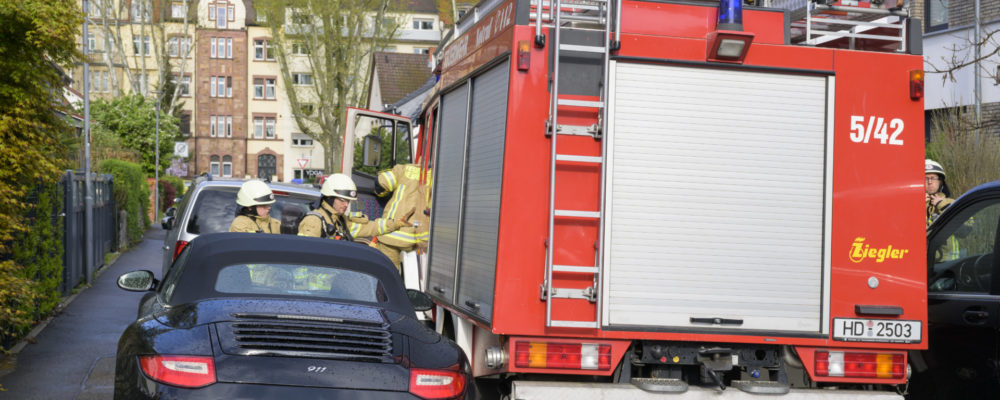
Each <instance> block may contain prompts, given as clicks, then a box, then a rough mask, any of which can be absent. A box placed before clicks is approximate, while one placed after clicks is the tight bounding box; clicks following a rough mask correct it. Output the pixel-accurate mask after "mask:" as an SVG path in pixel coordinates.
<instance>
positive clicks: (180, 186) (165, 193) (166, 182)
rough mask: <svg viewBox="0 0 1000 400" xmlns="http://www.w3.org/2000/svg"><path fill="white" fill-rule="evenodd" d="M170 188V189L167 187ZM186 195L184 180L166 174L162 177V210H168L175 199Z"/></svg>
mask: <svg viewBox="0 0 1000 400" xmlns="http://www.w3.org/2000/svg"><path fill="white" fill-rule="evenodd" d="M168 187H169V188H170V190H168V189H167V188H168ZM183 195H184V180H183V179H181V178H179V177H176V176H173V175H165V176H161V177H160V204H162V205H163V206H162V208H163V209H162V210H160V211H166V210H167V209H168V208H170V207H172V206H174V205H175V204H174V199H175V198H177V197H181V196H183Z"/></svg>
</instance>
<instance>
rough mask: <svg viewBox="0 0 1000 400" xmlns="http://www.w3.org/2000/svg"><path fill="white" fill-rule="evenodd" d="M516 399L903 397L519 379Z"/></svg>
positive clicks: (896, 399) (824, 399)
mask: <svg viewBox="0 0 1000 400" xmlns="http://www.w3.org/2000/svg"><path fill="white" fill-rule="evenodd" d="M510 398H511V399H513V400H564V399H565V400H579V399H594V400H619V399H620V400H664V399H715V400H719V399H725V400H732V399H736V400H742V399H746V400H761V399H764V398H773V399H782V400H785V399H788V400H791V399H805V400H853V399H865V400H902V399H903V396H901V395H898V394H896V393H887V392H870V391H856V390H828V389H792V390H791V391H789V392H788V393H787V394H783V395H760V394H751V393H746V392H743V391H740V390H739V389H736V388H729V389H727V390H725V391H719V390H718V389H714V388H703V387H697V386H691V387H689V388H688V390H687V391H686V392H684V393H655V392H647V391H645V390H642V389H639V388H638V387H636V386H635V385H631V384H627V383H578V382H540V381H539V382H535V381H515V382H513V385H512V388H511V397H510Z"/></svg>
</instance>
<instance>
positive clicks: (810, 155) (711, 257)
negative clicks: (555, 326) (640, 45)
mask: <svg viewBox="0 0 1000 400" xmlns="http://www.w3.org/2000/svg"><path fill="white" fill-rule="evenodd" d="M613 64H614V65H613V67H612V68H613V69H612V82H611V87H610V88H611V89H610V90H611V94H610V103H609V105H610V109H609V115H610V119H609V126H610V129H609V133H608V136H607V137H608V144H607V145H608V157H609V161H608V163H609V164H608V165H609V172H608V175H607V177H606V180H607V181H606V186H605V195H606V196H607V209H606V210H607V217H606V221H605V227H604V228H605V244H604V246H605V247H604V249H605V252H604V266H605V271H606V273H605V276H604V288H605V292H604V294H603V295H604V297H603V299H604V301H605V307H604V313H603V321H604V324H605V325H610V326H618V327H622V328H624V329H627V327H629V326H634V327H637V328H641V327H644V328H647V329H648V328H649V327H656V328H664V329H680V330H682V331H704V330H719V329H722V330H725V331H730V330H732V331H737V332H738V331H756V332H762V331H763V332H774V331H778V332H784V333H785V334H792V335H796V334H801V335H816V334H818V333H820V332H822V331H824V330H825V329H827V328H826V327H825V326H824V324H823V323H822V322H821V321H823V320H824V317H823V315H825V314H826V313H827V311H825V310H827V309H828V304H827V303H828V302H827V301H826V300H825V298H824V296H827V294H826V293H825V292H827V290H826V289H825V286H824V285H825V283H824V282H829V279H828V278H827V276H828V273H829V254H826V253H828V250H826V249H827V248H828V246H829V243H828V241H829V234H828V233H827V232H829V231H828V229H829V221H828V218H829V217H828V215H829V214H830V208H829V207H830V206H829V197H828V196H829V194H830V190H831V189H830V187H829V186H828V182H831V181H832V179H829V178H831V177H830V176H828V175H827V174H828V173H829V171H828V163H829V159H828V157H831V153H829V152H828V151H827V150H828V149H827V147H828V145H829V143H832V142H831V141H830V138H829V137H828V135H829V134H830V133H829V132H828V131H827V130H828V118H832V114H833V112H832V111H833V110H832V105H830V104H832V101H830V102H828V90H829V92H830V93H832V82H833V78H832V77H827V76H822V75H810V74H792V73H780V72H762V71H751V70H736V69H714V68H707V67H706V68H698V67H681V66H671V65H658V64H645V63H628V62H624V61H616V62H614V63H613ZM830 96H832V95H830ZM826 285H828V284H826ZM748 334H749V332H748Z"/></svg>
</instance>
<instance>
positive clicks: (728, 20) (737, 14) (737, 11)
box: [718, 0, 743, 31]
mask: <svg viewBox="0 0 1000 400" xmlns="http://www.w3.org/2000/svg"><path fill="white" fill-rule="evenodd" d="M718 29H723V30H731V31H742V30H743V0H719V26H718Z"/></svg>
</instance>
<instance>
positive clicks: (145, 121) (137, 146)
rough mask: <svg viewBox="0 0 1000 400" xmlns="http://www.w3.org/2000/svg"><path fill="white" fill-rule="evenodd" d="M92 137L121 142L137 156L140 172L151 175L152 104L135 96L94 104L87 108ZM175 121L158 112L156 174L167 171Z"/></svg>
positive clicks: (149, 100) (152, 151)
mask: <svg viewBox="0 0 1000 400" xmlns="http://www.w3.org/2000/svg"><path fill="white" fill-rule="evenodd" d="M90 115H91V118H92V119H93V121H94V123H93V124H92V128H91V129H92V130H93V131H94V132H99V133H95V137H96V136H98V135H104V134H107V133H110V134H114V135H116V136H118V138H120V139H121V144H122V145H123V146H124V147H126V148H129V149H132V150H134V151H137V152H139V154H140V155H141V165H142V170H143V172H144V173H146V174H147V175H148V176H152V175H153V165H154V164H155V163H156V161H155V160H156V153H155V147H156V146H154V144H155V143H156V101H155V100H153V99H149V98H146V97H142V96H139V95H131V96H123V97H118V98H115V99H113V100H111V101H108V100H97V101H95V102H94V103H93V104H91V106H90ZM178 124H179V120H178V119H177V117H174V116H173V115H170V114H168V113H165V112H163V111H162V110H161V111H160V174H161V175H162V174H163V170H164V169H166V168H168V167H170V159H171V156H172V155H173V154H174V139H175V138H176V137H177V135H178V132H179V129H178Z"/></svg>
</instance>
